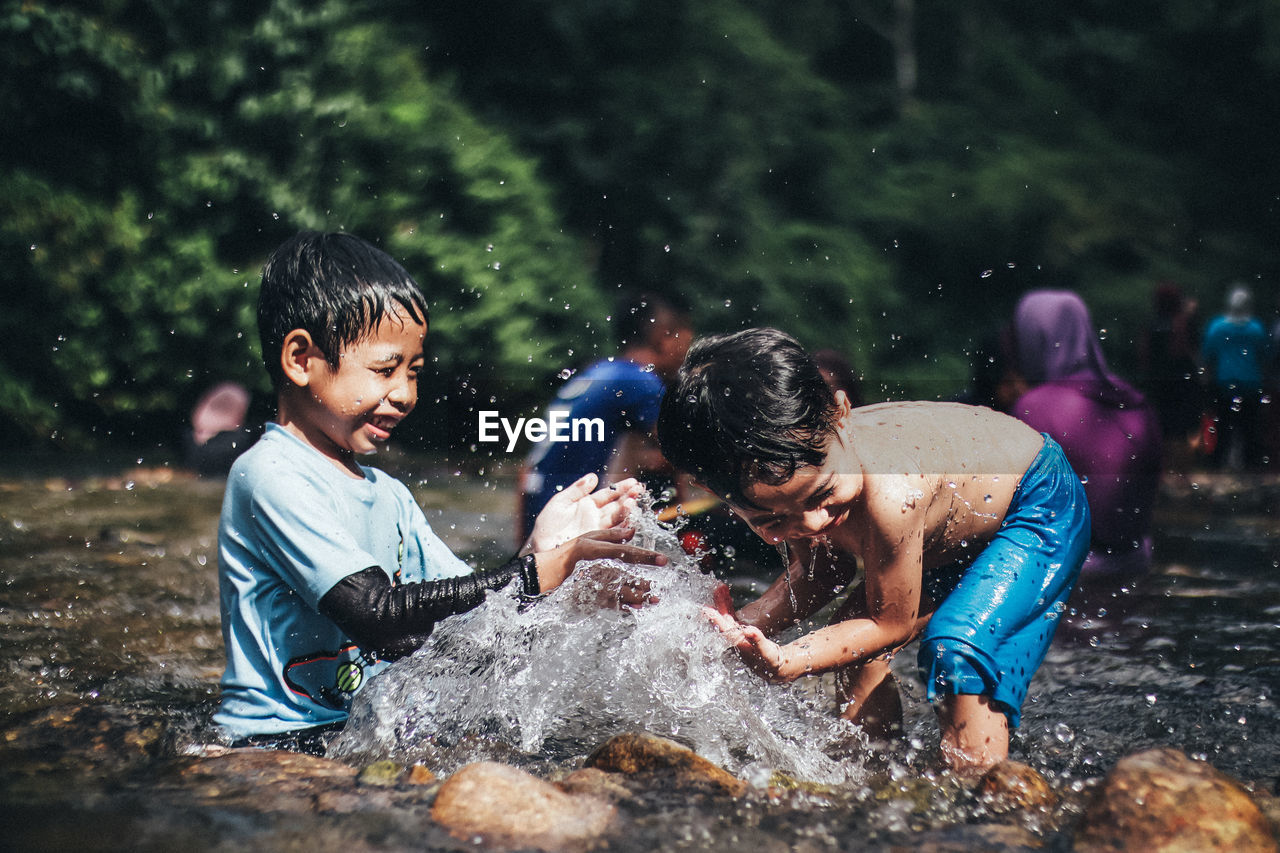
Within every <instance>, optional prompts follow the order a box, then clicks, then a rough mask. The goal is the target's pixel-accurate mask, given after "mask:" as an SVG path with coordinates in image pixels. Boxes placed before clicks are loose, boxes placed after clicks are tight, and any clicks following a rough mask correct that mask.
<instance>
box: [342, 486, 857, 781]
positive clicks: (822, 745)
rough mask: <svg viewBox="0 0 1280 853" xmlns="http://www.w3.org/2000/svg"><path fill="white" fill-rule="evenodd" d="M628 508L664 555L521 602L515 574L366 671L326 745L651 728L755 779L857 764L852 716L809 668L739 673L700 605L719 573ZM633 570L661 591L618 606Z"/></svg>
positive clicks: (427, 751) (364, 751)
mask: <svg viewBox="0 0 1280 853" xmlns="http://www.w3.org/2000/svg"><path fill="white" fill-rule="evenodd" d="M633 522H634V524H635V525H636V529H637V533H636V536H635V539H634V540H633V541H634V544H637V545H640V546H641V547H646V548H652V549H654V550H657V551H661V552H663V553H665V554H666V555H667V556H668V557H669V558H670V562H669V563H668V565H666V566H663V567H653V566H644V567H639V566H625V565H623V564H621V563H618V562H616V561H612V560H601V561H594V562H592V563H583V564H579V566H578V568H577V569H576V570H575V571H574V573H573V574H572V575H571V576H570V578H569V579H568V580H566V581H565V583H564V584H562V585H561V586H560V587H559V588H557V589H556V590H554V591H552V592H551V593H550V594H549V595H547V596H545V597H543V598H541V599H539V600H537V601H535V602H533V603H531V604H530V603H528V602H524V601H522V600H521V599H520V598H519V596H518V595H517V594H516V593H515V590H514V586H513V587H510V588H508V589H507V590H505V591H503V592H501V593H492V594H490V595H489V597H488V598H487V599H486V601H485V602H484V603H483V604H482V605H481V606H480V607H478V608H476V609H475V610H473V611H471V612H469V613H466V614H462V615H460V616H456V617H453V618H451V619H448V620H446V621H444V622H442V623H441V624H439V625H438V626H437V627H436V630H435V632H434V633H433V634H432V635H431V637H430V638H429V639H428V641H427V642H426V644H424V645H423V647H422V648H421V649H419V650H418V652H416V653H415V654H414V655H413V656H412V657H409V658H407V659H404V660H402V661H398V662H397V663H395V664H393V665H392V666H390V667H388V668H387V669H386V670H385V671H384V672H383V673H381V674H380V675H379V676H378V677H376V678H374V679H373V680H372V681H371V682H370V683H369V685H368V686H367V687H366V688H365V689H364V691H362V692H361V693H360V694H359V696H358V697H357V698H356V701H355V704H354V707H353V708H352V712H351V717H350V720H349V722H348V723H347V725H346V727H345V729H344V730H343V733H342V734H341V735H340V736H339V737H338V739H337V740H335V741H334V743H333V744H331V746H330V748H329V754H330V755H331V756H333V757H337V758H340V759H343V760H349V761H350V760H363V761H368V760H376V759H380V758H392V759H395V760H397V761H401V762H404V763H408V762H411V761H415V760H422V759H423V758H425V757H434V759H435V760H439V750H440V747H441V746H445V747H451V746H454V745H457V744H459V743H462V742H464V741H466V740H467V739H468V736H471V735H480V736H482V737H484V738H489V739H492V740H496V741H499V742H501V743H504V744H507V745H509V746H511V747H513V748H515V749H518V750H520V751H522V752H525V753H529V754H540V755H542V756H543V757H550V758H554V759H559V760H564V759H574V758H578V757H581V756H583V755H586V754H587V753H589V752H590V751H591V750H593V749H594V748H595V747H596V746H598V745H599V744H600V743H603V742H604V741H605V740H607V739H608V738H609V737H612V736H613V735H615V734H618V733H620V732H624V731H646V732H649V733H652V734H656V735H661V736H664V737H669V738H672V739H675V740H679V741H681V742H683V743H684V744H686V745H688V746H689V747H691V748H692V749H694V750H695V751H696V752H698V753H699V754H700V755H703V756H705V757H706V758H708V759H710V760H711V761H714V762H716V763H718V764H720V765H722V766H724V767H725V768H726V769H728V770H730V771H731V772H734V773H738V774H739V775H741V776H743V777H744V778H747V779H748V780H751V781H754V782H757V783H759V784H763V783H764V782H765V781H767V779H768V778H769V776H770V774H771V773H772V772H773V771H781V772H783V773H786V774H788V775H791V776H793V777H797V778H802V779H808V780H812V781H817V782H827V783H836V782H844V781H852V780H855V779H856V778H859V777H861V776H862V775H863V772H862V766H861V762H860V761H859V760H858V759H857V758H856V757H851V756H857V755H860V754H862V752H863V747H864V746H865V741H864V739H863V737H862V735H861V732H860V730H859V729H858V728H857V727H855V726H853V725H852V724H850V723H848V722H845V721H843V720H840V719H839V718H838V717H837V716H836V714H835V712H834V702H833V701H832V700H830V699H828V698H819V697H815V695H814V694H815V691H813V690H812V689H811V685H810V689H806V686H805V684H804V683H803V680H802V681H801V682H797V683H796V684H792V685H772V684H768V683H766V682H765V681H763V680H762V679H761V678H759V677H758V676H756V675H754V674H753V673H751V672H749V671H748V670H747V669H746V668H745V666H744V665H743V664H742V662H741V660H740V659H739V658H738V656H737V655H736V654H735V653H734V652H733V651H732V650H730V649H729V648H728V645H727V643H726V641H725V639H724V638H723V637H722V636H721V635H720V634H719V633H718V632H717V631H716V630H715V628H714V627H713V626H712V625H710V624H709V622H708V621H707V619H706V617H705V615H704V614H703V613H702V607H703V606H705V605H709V604H710V603H711V601H712V592H713V590H714V589H715V588H716V587H717V586H718V585H719V582H718V581H717V580H715V579H714V578H712V577H709V576H707V575H704V574H702V573H701V572H700V571H698V569H697V567H696V565H695V564H694V562H693V561H692V559H691V558H689V557H688V556H686V555H685V554H684V552H683V551H682V550H681V549H680V547H679V545H678V543H677V541H676V538H675V536H674V535H673V533H672V532H671V531H670V530H668V529H666V528H664V527H663V526H661V525H660V524H659V523H658V521H657V519H656V517H655V516H654V515H653V513H652V511H651V510H649V509H647V508H646V509H643V510H641V511H639V512H638V513H637V514H636V516H635V517H634V518H633ZM637 580H640V581H642V582H644V583H647V584H648V587H649V595H650V596H651V597H652V598H656V601H651V603H648V604H646V605H645V606H643V607H640V608H637V609H631V608H626V607H619V606H618V604H617V602H618V600H619V594H620V591H621V590H622V589H623V588H624V586H626V585H630V584H632V583H634V582H635V581H637ZM455 760H457V759H455ZM461 760H462V761H464V762H465V760H467V759H466V757H465V756H463V757H462V758H461ZM471 760H475V759H474V758H472V759H471ZM441 769H445V768H441Z"/></svg>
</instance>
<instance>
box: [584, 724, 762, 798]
mask: <svg viewBox="0 0 1280 853" xmlns="http://www.w3.org/2000/svg"><path fill="white" fill-rule="evenodd" d="M587 767H594V768H596V769H599V770H605V771H608V772H610V773H625V774H627V775H629V776H632V777H637V776H649V777H655V776H656V777H660V779H661V782H662V784H674V785H676V786H678V787H682V788H683V787H688V788H704V789H705V788H710V789H712V790H716V791H722V792H724V793H727V794H730V795H731V796H735V797H736V796H741V795H742V794H744V793H746V790H747V783H746V782H743V781H742V780H741V779H739V778H737V777H736V776H734V775H732V774H731V773H729V772H728V771H726V770H724V769H723V768H721V767H719V766H717V765H715V764H713V763H712V762H710V761H708V760H707V759H705V758H703V757H702V756H701V755H698V754H697V753H696V752H694V751H693V750H691V749H688V748H686V747H684V746H681V745H680V744H678V743H676V742H675V741H671V740H667V739H666V738H661V737H656V736H655V735H650V734H644V733H640V732H632V733H628V734H620V735H617V736H616V737H612V738H610V739H609V740H607V741H605V743H604V744H602V745H601V746H600V748H599V749H597V750H596V751H595V752H594V753H593V754H592V755H591V757H590V758H588V759H587Z"/></svg>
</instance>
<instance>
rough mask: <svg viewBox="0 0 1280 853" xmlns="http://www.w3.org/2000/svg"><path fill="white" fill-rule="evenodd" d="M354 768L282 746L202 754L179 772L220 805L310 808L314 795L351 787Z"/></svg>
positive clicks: (284, 809) (190, 787)
mask: <svg viewBox="0 0 1280 853" xmlns="http://www.w3.org/2000/svg"><path fill="white" fill-rule="evenodd" d="M356 772H357V771H356V769H355V768H354V767H350V766H348V765H346V764H341V763H339V762H337V761H333V760H331V759H328V758H320V757H319V756H315V755H305V754H302V753H298V752H288V751H286V750H280V749H234V750H231V751H230V752H228V753H226V754H225V755H218V756H214V757H212V758H202V759H199V760H197V761H195V762H193V763H192V764H190V765H188V766H186V767H185V768H183V769H182V770H181V772H180V773H179V774H178V775H179V778H180V780H181V781H182V787H183V788H185V789H186V790H188V791H190V792H191V793H192V794H195V795H196V796H198V797H200V798H204V799H211V800H217V801H219V802H220V803H222V804H224V805H228V806H230V805H236V806H251V807H252V808H253V809H255V810H258V811H279V812H308V811H313V810H314V809H315V807H316V806H315V804H316V800H317V798H318V797H321V796H324V795H328V794H331V793H333V792H334V791H336V790H347V789H353V788H354V783H355V779H356Z"/></svg>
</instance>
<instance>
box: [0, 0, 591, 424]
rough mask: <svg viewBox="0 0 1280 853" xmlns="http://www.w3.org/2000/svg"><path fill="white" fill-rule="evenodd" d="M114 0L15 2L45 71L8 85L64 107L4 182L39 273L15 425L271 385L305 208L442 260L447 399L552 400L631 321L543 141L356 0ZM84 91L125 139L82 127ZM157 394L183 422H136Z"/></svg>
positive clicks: (33, 58)
mask: <svg viewBox="0 0 1280 853" xmlns="http://www.w3.org/2000/svg"><path fill="white" fill-rule="evenodd" d="M114 11H115V17H113V18H111V19H109V20H108V19H104V18H96V17H91V16H89V15H86V14H84V13H80V12H73V11H66V10H63V11H58V12H53V11H47V10H44V9H41V8H35V9H33V10H27V11H23V12H14V13H13V15H12V16H11V17H10V18H8V19H7V22H6V23H7V28H6V29H5V31H4V36H5V39H6V41H7V42H8V43H9V45H10V46H12V47H13V48H14V50H13V51H11V52H7V53H6V60H5V61H6V62H9V63H10V66H11V68H10V70H11V71H13V72H14V73H13V74H11V75H8V77H9V79H22V80H24V81H26V82H27V83H28V84H34V85H36V86H41V87H44V88H43V90H37V91H34V92H33V91H32V90H31V89H30V88H28V87H26V86H17V85H15V86H12V87H9V88H8V89H7V90H6V91H5V93H4V96H5V98H6V101H5V104H4V105H5V106H7V107H10V108H11V110H12V112H13V113H14V114H16V115H26V114H27V113H26V112H25V111H24V110H23V109H22V107H23V106H24V105H25V104H26V102H27V101H28V100H35V101H37V102H44V103H46V104H47V105H48V106H47V109H48V110H49V114H48V115H47V116H44V117H41V116H39V115H36V116H30V117H29V118H28V119H27V121H26V126H25V127H23V128H21V135H20V136H15V138H12V139H11V140H8V141H9V142H11V143H12V146H13V148H15V149H19V148H20V147H21V146H20V145H19V144H18V143H19V142H20V140H21V139H24V138H25V139H33V140H42V141H43V142H44V143H47V147H46V145H43V144H42V145H40V146H31V147H30V154H29V156H28V157H27V158H26V160H25V162H24V161H23V160H21V159H19V162H18V163H17V168H16V169H15V170H14V172H13V173H11V174H10V175H9V176H8V177H7V178H5V179H4V181H5V184H6V186H5V190H6V192H5V193H4V194H3V195H4V200H3V202H0V229H3V233H4V234H5V235H6V236H5V240H4V244H5V246H6V254H7V255H9V257H6V258H5V260H7V261H10V264H9V265H8V268H9V269H10V270H11V271H12V273H13V276H14V281H15V283H16V284H17V287H16V288H15V293H13V294H12V295H11V298H10V300H9V302H10V310H9V311H8V312H6V315H5V316H6V317H8V318H10V319H8V320H7V321H6V322H7V323H8V324H9V325H10V326H12V327H13V329H12V331H14V332H15V334H17V335H18V337H17V338H16V339H11V340H10V341H9V342H8V343H7V344H6V346H5V349H4V357H3V361H2V362H0V365H2V367H0V383H2V384H3V387H4V388H6V389H7V390H9V391H10V392H11V393H9V394H6V395H5V400H4V401H3V402H0V412H2V413H3V417H4V419H5V420H6V421H7V422H8V425H9V431H11V432H21V433H25V434H26V437H27V438H31V437H37V436H39V437H43V436H48V435H51V434H52V433H53V432H54V430H56V429H59V428H62V429H64V430H65V429H66V428H69V427H72V426H79V427H87V428H88V429H89V430H91V431H96V430H109V431H111V432H112V434H113V435H116V436H117V437H121V436H120V431H121V430H122V429H125V431H127V432H130V433H137V432H138V431H139V430H142V431H143V432H146V433H148V434H149V435H155V434H157V433H159V434H160V435H164V434H166V433H168V434H172V433H173V431H174V429H175V427H176V424H175V423H174V421H175V419H176V418H177V417H178V416H179V413H181V412H183V411H185V406H186V405H187V404H189V402H190V400H191V399H193V398H194V396H195V395H196V394H197V393H199V391H200V390H202V388H203V386H204V385H206V384H208V382H210V381H213V380H216V379H222V378H238V379H242V380H246V381H249V382H251V383H252V384H254V385H257V386H259V387H260V388H261V387H262V385H263V380H262V375H261V369H260V368H259V367H258V366H257V359H256V356H255V354H254V343H255V341H256V335H255V334H254V324H253V317H252V305H253V299H254V293H255V288H254V287H253V284H254V279H256V270H257V269H259V268H260V265H261V262H262V260H263V259H264V258H265V255H266V253H267V252H268V251H269V250H270V249H271V248H272V247H273V246H274V245H275V244H276V243H277V242H278V241H279V240H280V239H282V238H283V237H284V236H286V235H287V234H289V233H291V232H292V231H294V230H296V229H298V228H303V227H307V228H321V229H346V230H349V231H352V232H354V233H358V234H361V235H362V236H365V237H367V238H370V239H373V240H375V241H378V242H381V243H382V244H383V245H384V246H385V248H387V250H388V251H390V252H391V253H392V254H393V255H395V256H396V257H397V258H399V259H400V260H401V261H402V262H403V263H404V264H405V265H406V267H407V268H408V269H409V270H410V271H411V272H413V273H414V274H415V275H416V276H417V277H418V278H419V280H420V282H421V283H422V285H423V287H424V289H425V290H426V292H427V294H428V297H429V299H430V301H431V304H432V309H433V322H432V337H431V347H432V351H433V353H434V355H435V357H436V360H437V363H438V364H439V369H440V371H441V373H442V374H443V375H444V376H446V377H450V381H438V382H436V383H435V384H434V385H430V384H429V385H428V387H427V388H426V389H425V390H427V391H428V393H430V392H432V391H434V392H435V393H436V395H438V396H443V397H450V396H452V398H454V399H456V397H457V392H458V391H459V389H460V388H466V389H468V390H467V392H466V393H474V394H478V395H483V396H485V397H486V398H487V396H488V395H492V394H495V393H498V392H503V393H509V394H514V395H515V396H516V398H517V399H519V398H520V396H521V395H523V396H524V397H527V398H530V399H532V398H533V397H534V396H536V394H537V392H538V389H539V388H540V387H541V383H545V381H546V380H547V379H548V378H549V377H550V376H551V375H553V374H554V373H555V372H556V371H558V370H559V369H561V367H563V366H564V364H565V363H566V361H568V360H570V359H571V358H573V352H572V351H573V350H574V348H575V347H576V348H579V349H581V348H583V347H586V346H589V345H590V343H591V340H592V334H593V331H594V329H596V328H603V327H605V326H606V325H607V321H606V320H605V317H606V315H607V310H606V308H605V303H604V300H603V299H602V298H601V296H600V294H599V290H598V288H596V287H595V286H593V283H592V279H591V277H590V274H589V265H588V260H587V253H586V251H585V249H584V248H583V246H582V244H581V243H580V242H579V241H578V240H575V239H574V238H573V237H572V236H570V235H567V234H566V233H565V232H564V230H563V228H562V227H561V226H560V223H559V221H558V217H557V215H556V213H555V212H554V210H553V208H552V205H551V203H550V196H549V193H548V191H547V189H546V186H545V184H544V183H543V179H542V178H541V176H540V175H539V174H538V172H537V169H536V166H535V164H534V163H533V161H531V160H530V159H528V158H527V157H524V156H522V155H520V154H519V153H518V152H517V151H516V150H515V149H514V148H513V146H512V145H511V144H510V143H509V142H508V141H506V140H505V139H504V137H503V135H502V134H501V133H500V132H497V131H495V130H493V129H492V128H489V127H486V126H485V125H484V124H482V123H481V122H479V121H477V120H476V119H475V118H474V117H473V116H472V115H470V113H469V112H468V110H467V109H466V108H465V107H464V106H463V105H462V104H460V103H459V102H458V100H457V99H456V97H455V96H454V95H453V94H452V93H451V91H450V87H449V86H448V85H447V84H445V83H439V82H436V81H432V80H430V79H428V77H427V76H426V74H425V72H424V70H423V67H422V65H421V63H420V62H419V61H418V57H417V51H416V50H414V49H413V48H410V47H407V46H402V45H400V44H399V43H398V42H397V41H396V39H395V37H394V35H393V33H392V32H390V31H389V29H388V27H387V25H384V24H380V23H378V22H376V21H372V22H364V21H363V20H361V19H360V16H357V15H355V14H354V12H353V11H351V9H350V7H349V4H344V3H337V2H328V3H319V4H316V3H294V2H289V0H281V1H280V2H276V3H272V4H270V5H269V6H267V7H264V8H262V9H261V10H260V11H257V12H255V13H253V14H250V13H248V12H246V10H245V9H244V8H238V7H235V6H234V5H221V4H214V5H212V6H209V7H207V8H204V9H203V10H202V11H201V12H199V13H197V12H195V11H193V10H192V9H184V10H183V12H182V15H181V16H180V17H179V16H178V15H175V14H174V13H173V12H172V11H170V10H167V9H165V8H162V7H159V6H152V5H150V4H146V3H139V4H117V6H116V7H115V8H114ZM201 14H203V15H204V16H205V17H204V18H203V19H202V18H201ZM144 33H145V35H146V38H145V39H143V38H138V37H135V34H144ZM170 40H172V43H171V41H170ZM144 46H145V48H146V49H145V50H144ZM68 57H70V58H72V59H74V60H75V64H74V67H75V68H76V69H77V71H76V74H75V75H71V72H70V70H68V66H69V63H68V62H67V59H68ZM55 67H56V69H57V70H55ZM69 75H70V76H69ZM68 81H70V82H68ZM81 93H83V98H84V99H85V100H86V101H88V102H91V115H92V116H93V117H94V120H95V121H96V122H97V123H98V124H100V125H102V126H103V127H104V130H103V132H102V138H101V139H95V138H93V137H88V138H86V137H84V136H81V135H80V134H77V133H70V134H68V133H67V132H66V131H65V128H67V127H73V126H74V125H75V123H76V118H77V117H78V115H77V113H78V111H79V107H80V105H79V103H78V102H77V101H76V100H75V97H78V96H79V95H80V94H81ZM73 96H74V97H73ZM54 108H56V110H57V111H56V112H55V110H54ZM81 148H83V149H85V152H86V153H84V154H81V152H80V149H81ZM94 158H96V161H97V162H96V165H95V166H94V167H92V168H90V167H85V168H81V164H82V163H83V162H84V161H92V160H93V159H94ZM64 161H65V162H67V163H68V164H69V167H68V168H66V169H64V168H62V164H63V163H64ZM117 164H118V167H117ZM453 377H462V378H464V379H463V381H458V382H456V383H455V382H453V381H452V378H453ZM197 386H198V387H197ZM464 411H465V408H464ZM157 414H160V415H162V416H167V418H168V422H167V423H165V424H164V428H163V429H157V428H156V425H154V424H152V425H149V426H148V425H146V424H142V423H138V422H137V421H138V420H139V419H140V418H142V417H143V416H155V415H157ZM446 417H447V416H441V419H442V420H444V419H445V418H446ZM457 417H459V418H460V417H462V415H457ZM423 431H429V432H430V433H431V434H432V435H433V436H436V437H442V436H444V435H447V430H442V429H440V425H439V424H438V423H437V424H436V425H434V426H432V427H429V428H427V429H424V430H423ZM471 432H472V433H474V430H471Z"/></svg>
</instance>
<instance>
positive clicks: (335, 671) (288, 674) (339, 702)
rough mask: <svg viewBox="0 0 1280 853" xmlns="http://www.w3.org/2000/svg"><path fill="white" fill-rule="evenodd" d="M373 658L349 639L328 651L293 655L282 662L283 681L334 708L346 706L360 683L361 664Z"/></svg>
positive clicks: (361, 676) (361, 678) (303, 693)
mask: <svg viewBox="0 0 1280 853" xmlns="http://www.w3.org/2000/svg"><path fill="white" fill-rule="evenodd" d="M376 662H377V658H375V657H373V656H372V655H369V654H366V653H364V652H362V651H361V650H360V647H359V646H357V645H356V644H354V643H352V644H350V645H346V646H343V647H342V648H341V649H338V650H337V651H332V652H317V653H316V654H312V655H306V656H304V657H298V658H294V659H293V660H291V661H289V662H288V663H287V664H285V666H284V682H285V684H287V685H288V686H289V689H290V690H292V691H293V692H294V693H296V694H298V695H299V696H304V697H306V698H307V699H310V700H311V701H312V702H315V703H316V704H318V705H323V706H325V707H326V708H332V709H334V710H337V711H345V710H348V708H349V706H350V704H351V697H352V696H353V695H354V694H355V692H356V691H357V690H359V689H360V686H361V685H362V684H364V668H365V667H366V666H370V665H372V664H374V663H376Z"/></svg>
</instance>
